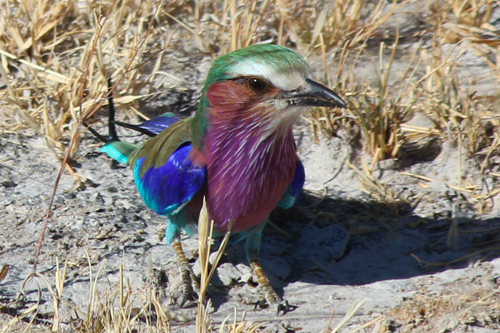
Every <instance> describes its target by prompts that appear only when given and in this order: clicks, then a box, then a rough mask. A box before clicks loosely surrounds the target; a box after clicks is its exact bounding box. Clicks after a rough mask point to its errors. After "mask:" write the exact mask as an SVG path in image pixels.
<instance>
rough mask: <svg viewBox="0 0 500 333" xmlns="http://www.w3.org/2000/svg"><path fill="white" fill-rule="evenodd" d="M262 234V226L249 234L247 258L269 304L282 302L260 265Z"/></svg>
mask: <svg viewBox="0 0 500 333" xmlns="http://www.w3.org/2000/svg"><path fill="white" fill-rule="evenodd" d="M262 225H265V223H262ZM262 227H263V226H262ZM261 235H262V228H259V230H255V231H252V232H250V234H249V235H248V237H247V243H246V254H247V259H248V261H249V262H250V266H252V270H253V272H254V274H255V276H257V281H258V282H259V286H260V287H261V288H262V290H263V292H264V297H265V298H266V300H267V301H268V302H269V304H276V303H279V302H281V297H279V296H278V294H277V293H276V291H274V289H273V287H271V285H270V284H269V280H268V279H267V277H266V276H265V275H264V272H263V271H262V267H261V266H260V261H259V252H260V239H261Z"/></svg>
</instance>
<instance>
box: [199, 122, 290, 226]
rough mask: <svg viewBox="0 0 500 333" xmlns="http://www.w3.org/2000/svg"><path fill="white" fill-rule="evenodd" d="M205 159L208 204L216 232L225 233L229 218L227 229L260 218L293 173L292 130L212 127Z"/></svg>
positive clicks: (266, 211) (274, 201) (261, 218)
mask: <svg viewBox="0 0 500 333" xmlns="http://www.w3.org/2000/svg"><path fill="white" fill-rule="evenodd" d="M225 128H227V127H225ZM222 129H224V128H222ZM205 157H206V160H207V179H208V181H207V204H208V205H207V206H208V211H209V215H210V218H211V219H212V220H214V224H215V228H216V230H217V231H218V232H225V231H226V228H227V224H228V221H231V231H232V232H240V231H243V230H247V229H249V228H252V227H254V226H256V225H258V224H260V223H262V222H264V221H265V220H266V218H267V217H268V216H269V214H270V213H271V211H272V210H273V209H274V208H275V207H276V205H277V204H278V202H279V200H280V199H281V197H282V195H283V193H284V192H285V190H286V188H287V186H288V185H289V184H290V183H291V182H292V181H293V175H294V173H295V162H296V153H295V144H294V140H293V135H292V130H291V128H289V129H286V130H280V131H275V132H273V133H271V135H267V136H265V135H263V133H262V132H261V131H260V130H258V129H256V130H253V131H251V130H250V131H249V130H248V126H247V127H244V126H242V127H240V128H239V127H238V126H236V127H233V128H231V130H230V131H223V130H218V128H217V127H214V128H212V129H211V131H210V133H209V134H208V135H207V137H206V140H205Z"/></svg>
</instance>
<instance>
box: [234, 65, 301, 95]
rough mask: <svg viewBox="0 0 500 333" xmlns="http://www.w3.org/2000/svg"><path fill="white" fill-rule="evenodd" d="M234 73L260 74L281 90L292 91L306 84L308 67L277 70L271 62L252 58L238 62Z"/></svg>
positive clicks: (235, 74)
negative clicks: (267, 62) (266, 62)
mask: <svg viewBox="0 0 500 333" xmlns="http://www.w3.org/2000/svg"><path fill="white" fill-rule="evenodd" d="M281 69H283V68H281ZM232 74H233V75H234V76H260V77H263V78H265V79H266V80H268V81H269V82H271V83H272V84H273V85H274V86H275V87H277V88H279V89H281V90H286V91H291V90H296V89H298V88H299V87H300V86H302V85H303V84H304V82H305V79H306V77H307V74H308V68H307V67H304V66H300V67H299V68H292V67H288V68H287V70H277V69H274V68H272V67H271V66H270V65H269V64H265V63H262V62H258V61H255V59H252V60H249V61H243V62H240V63H238V66H237V67H236V68H234V70H233V72H232Z"/></svg>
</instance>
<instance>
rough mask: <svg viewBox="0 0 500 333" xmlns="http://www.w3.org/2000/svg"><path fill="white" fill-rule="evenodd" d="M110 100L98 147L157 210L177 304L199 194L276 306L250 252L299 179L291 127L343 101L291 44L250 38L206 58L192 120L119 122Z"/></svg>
mask: <svg viewBox="0 0 500 333" xmlns="http://www.w3.org/2000/svg"><path fill="white" fill-rule="evenodd" d="M108 84H109V85H110V83H108ZM109 105H110V106H109V107H110V115H109V122H108V127H109V136H108V138H107V139H105V141H106V143H105V145H104V146H103V147H102V148H101V149H100V150H101V152H103V153H105V154H107V155H108V156H109V157H111V158H112V159H115V160H117V161H118V162H121V163H123V164H127V165H128V166H129V167H130V168H131V169H132V173H133V176H134V180H135V185H136V187H137V190H138V192H139V193H140V195H141V197H142V200H143V201H144V203H145V204H146V206H147V207H148V208H149V209H151V210H153V211H154V212H156V213H157V214H159V215H162V216H165V217H166V219H167V226H166V230H165V236H166V241H167V244H168V245H169V246H170V247H171V248H172V249H173V250H174V252H175V255H176V257H177V260H178V265H179V270H180V274H181V277H182V282H183V284H182V288H183V289H182V299H181V302H180V304H181V306H183V305H185V304H186V301H193V302H194V301H195V298H194V297H195V292H194V289H193V283H194V281H192V280H193V279H194V276H193V274H192V271H191V269H190V267H189V263H188V261H187V259H186V257H185V255H184V252H183V249H182V245H181V237H180V236H181V230H184V231H185V232H186V233H187V234H188V235H190V236H192V235H195V234H196V232H197V228H198V225H197V223H198V217H199V214H200V210H201V208H202V205H203V201H204V200H206V206H207V210H208V215H209V219H210V220H211V221H214V222H213V223H214V233H215V236H220V235H224V234H225V233H226V231H228V229H230V231H231V234H232V235H234V234H236V235H238V236H236V237H237V238H238V240H244V239H246V245H245V252H246V256H247V259H248V262H249V263H250V266H251V268H252V270H253V273H254V275H255V276H256V278H257V281H258V283H259V288H260V290H261V293H262V295H263V297H264V299H265V301H267V303H269V304H282V299H281V297H280V296H279V295H278V294H277V293H276V291H275V290H274V289H273V287H272V286H271V285H270V283H269V280H268V279H267V277H266V276H265V274H264V272H263V270H262V267H261V265H260V261H259V252H260V242H261V237H262V231H263V229H264V227H265V225H266V222H267V221H268V218H269V215H270V213H271V211H272V210H273V209H274V208H276V207H282V208H289V207H291V206H292V205H293V204H294V203H295V202H296V200H297V198H298V196H299V193H300V192H301V190H302V187H303V185H304V181H305V170H304V166H303V164H302V162H301V161H300V159H299V157H298V155H297V151H296V150H297V149H296V143H295V140H294V136H293V125H294V123H295V122H296V120H297V119H298V118H299V116H300V115H301V114H303V113H304V111H306V110H307V109H309V108H311V107H328V108H334V107H337V108H347V104H346V102H345V101H344V100H343V99H342V98H341V97H340V96H339V95H338V94H336V93H335V92H334V91H332V90H331V89H329V88H327V87H326V86H324V85H322V84H320V83H318V82H316V81H314V80H312V79H311V78H310V69H309V66H308V64H307V62H306V61H305V60H304V58H303V57H302V56H300V55H299V54H297V53H296V52H295V51H293V50H291V49H289V48H286V47H282V46H278V45H274V44H255V45H251V46H247V47H245V48H241V49H238V50H236V51H233V52H230V53H227V54H225V55H222V56H219V57H218V58H216V59H215V60H214V62H213V64H212V66H211V68H210V70H209V71H208V75H207V78H206V80H205V83H204V85H203V89H202V94H201V98H200V102H199V106H198V108H197V110H196V112H195V114H194V116H192V117H189V118H184V119H179V118H178V117H176V116H174V115H173V114H171V113H166V114H164V115H162V116H159V117H156V118H152V119H150V120H149V121H146V122H144V123H142V124H140V125H127V124H123V123H120V122H118V121H115V119H114V114H115V111H114V108H113V107H112V97H110V103H109ZM116 124H118V125H123V126H127V127H130V128H133V129H136V130H138V131H140V132H142V133H144V134H147V135H149V136H150V137H151V138H149V139H148V140H146V141H145V142H144V143H142V144H140V145H135V144H132V143H128V142H126V141H121V140H120V139H119V137H118V135H117V132H116V128H115V125H116ZM93 132H95V131H93ZM101 138H102V137H101Z"/></svg>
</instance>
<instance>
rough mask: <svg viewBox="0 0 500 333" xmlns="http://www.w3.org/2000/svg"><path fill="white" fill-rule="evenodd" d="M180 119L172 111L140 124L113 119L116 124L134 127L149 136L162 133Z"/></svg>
mask: <svg viewBox="0 0 500 333" xmlns="http://www.w3.org/2000/svg"><path fill="white" fill-rule="evenodd" d="M177 121H179V118H178V117H177V116H176V115H175V114H173V113H172V112H166V113H164V114H162V115H161V116H158V117H155V118H151V119H149V120H148V121H145V122H143V123H142V124H139V125H132V124H128V123H123V122H121V121H117V120H115V121H113V122H114V123H115V124H117V125H120V126H123V127H126V128H130V129H133V130H134V131H137V132H141V133H142V134H146V135H149V136H156V135H158V134H160V133H161V132H162V131H163V130H164V129H166V128H167V127H169V126H170V125H172V124H173V123H175V122H177Z"/></svg>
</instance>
